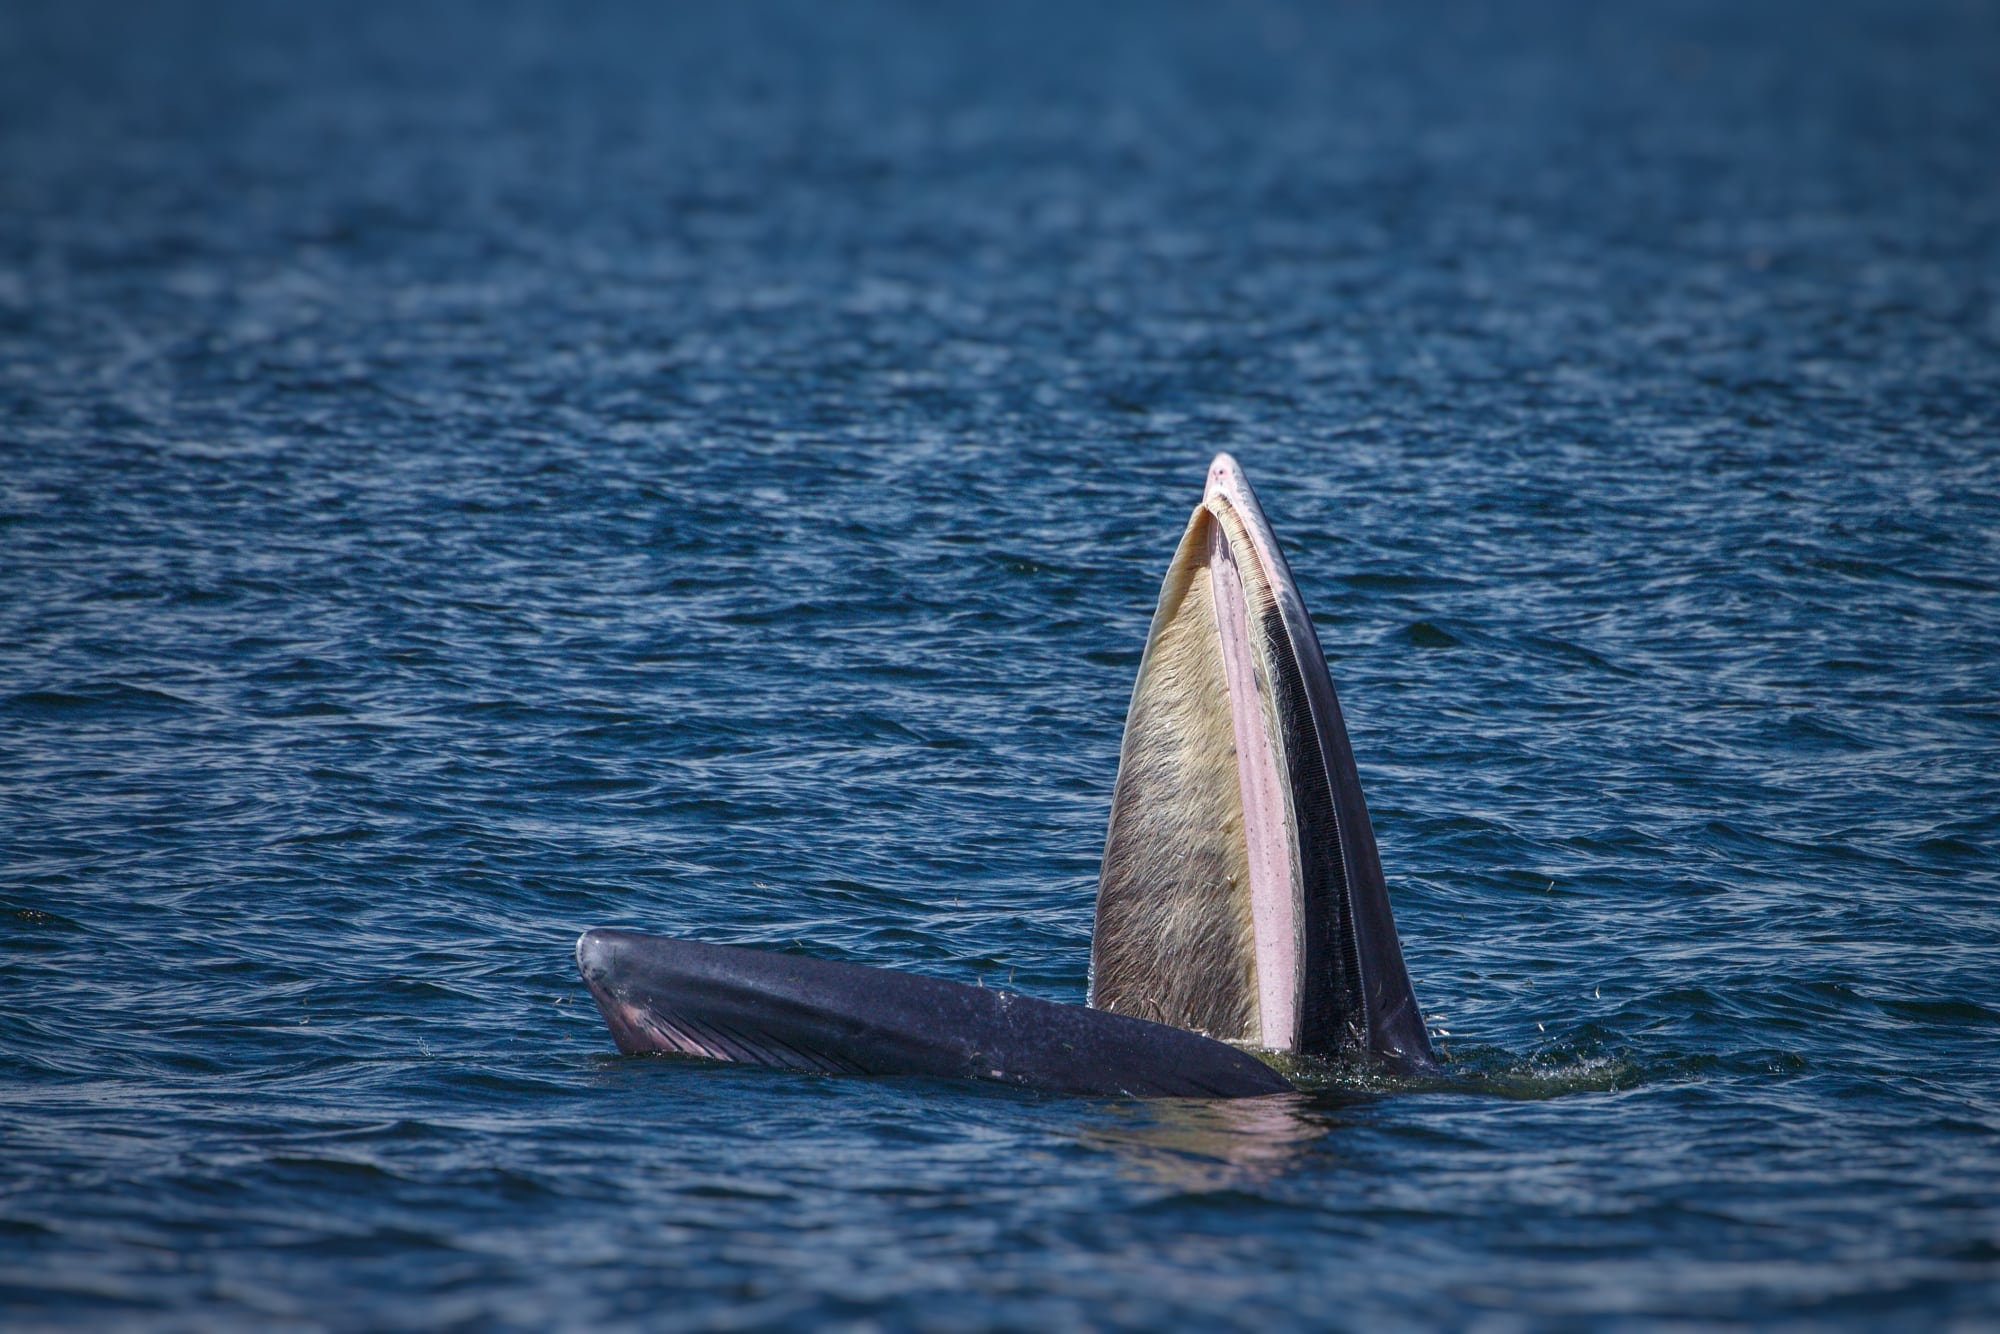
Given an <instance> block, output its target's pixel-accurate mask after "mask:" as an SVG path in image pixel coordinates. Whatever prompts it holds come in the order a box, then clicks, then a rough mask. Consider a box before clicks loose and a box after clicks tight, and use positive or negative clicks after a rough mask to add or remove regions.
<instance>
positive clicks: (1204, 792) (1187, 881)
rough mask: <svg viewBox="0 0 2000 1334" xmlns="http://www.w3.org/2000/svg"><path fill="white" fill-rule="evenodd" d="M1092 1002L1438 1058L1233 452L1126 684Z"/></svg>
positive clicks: (1306, 1047)
mask: <svg viewBox="0 0 2000 1334" xmlns="http://www.w3.org/2000/svg"><path fill="white" fill-rule="evenodd" d="M1091 1003H1092V1004H1094V1005H1098V1006H1100V1007H1102V1008H1106V1009H1111V1010H1116V1011H1119V1012H1121V1013H1126V1014H1133V1015H1138V1016H1141V1017H1144V1018H1149V1019H1156V1020H1160V1021H1163V1022H1166V1023H1171V1024H1176V1025H1179V1026H1181V1027H1185V1028H1193V1029H1196V1030H1198V1031H1202V1032H1206V1033H1209V1034H1210V1035H1211V1036H1215V1037H1221V1038H1225V1039H1229V1040H1232V1041H1239V1042H1247V1043H1254V1044H1257V1045H1261V1046H1265V1047H1269V1048H1276V1049H1279V1050H1287V1051H1301V1052H1309V1053H1315V1054H1328V1055H1331V1054H1339V1053H1343V1052H1347V1053H1357V1052H1367V1053H1370V1054H1372V1055H1374V1056H1376V1057H1379V1058H1381V1059H1383V1060H1385V1061H1387V1062H1388V1063H1389V1064H1391V1065H1393V1066H1395V1067H1397V1068H1400V1069H1406V1070H1423V1069H1428V1068H1431V1067H1433V1066H1434V1059H1433V1057H1432V1055H1431V1050H1430V1043H1429V1039H1428V1036H1427V1034H1426V1033H1425V1031H1424V1026H1423V1021H1422V1016H1421V1014H1420V1013H1419V1011H1418V1009H1417V1006H1416V1001H1415V998H1414V996H1413V994H1412V992H1411V990H1410V984H1409V978H1408V975H1407V973H1406V971H1405V969H1404V966H1403V959H1402V951H1401V947H1400V945H1399V943H1398V942H1397V939H1396V930H1395V922H1394V919H1393V917H1392V916H1391V914H1390V910H1389V902H1388V895H1387V892H1386V889H1385V888H1384V885H1383V881H1382V868H1381V860H1380V857H1379V855H1378V854H1377V852H1376V849H1375V839H1374V833H1373V830H1372V829H1371V828H1370V826H1369V821H1368V811H1367V805H1366V803H1365V802H1364V801H1363V799H1362V796H1361V783H1360V778H1359V776H1358V775H1357V773H1356V772H1355V768H1354V759H1353V755H1352V752H1351V750H1350V748H1349V745H1348V740H1347V729H1346V725H1345V723H1344V722H1343V720H1342V718H1341V715H1340V705H1339V701H1338V700H1337V699H1336V697H1335V695H1334V691H1333V681H1332V678H1331V676H1329V675H1328V673H1327V669H1326V659H1325V656H1324V654H1323V653H1322V652H1321V650H1320V647H1319V639H1318V636H1317V634H1316V633H1315V632H1314V630H1313V626H1312V621H1311V619H1310V617H1308V615H1307V614H1306V609H1305V603H1304V601H1303V599H1302V598H1301V597H1300V595H1299V591H1298V585H1297V583H1296V582H1295V581H1294V580H1293V578H1292V575H1291V571H1290V569H1289V567H1288V566H1287V565H1286V563H1285V559H1284V555H1283V553H1282V552H1281V551H1280V550H1279V548H1278V543H1277V539H1276V537H1275V536H1274V534H1273V533H1272V530H1271V526H1270V523H1269V521H1268V520H1267V519H1266V518H1265V516H1264V512H1263V508H1262V506H1261V505H1259V504H1258V502H1257V497H1256V494H1255V493H1254V492H1253V491H1252V490H1251V489H1250V484H1249V481H1248V480H1247V478H1245V476H1244V474H1243V470H1242V468H1241V467H1240V466H1239V465H1238V464H1237V462H1236V460H1235V459H1233V458H1231V457H1230V456H1229V455H1227V454H1218V455H1217V456H1216V457H1215V460H1214V461H1213V462H1212V463H1211V464H1210V465H1209V470H1208V479H1207V485H1206V487H1205V488H1204V491H1203V495H1202V503H1201V504H1200V506H1198V507H1197V508H1196V509H1195V511H1194V514H1193V515H1192V516H1191V517H1190V518H1189V520H1188V526H1187V529H1186V531H1185V532H1184V533H1183V535H1182V538H1181V542H1180V546H1179V548H1178V549H1177V550H1176V551H1175V553H1174V558H1173V561H1172V563H1171V564H1170V565H1169V566H1168V569H1167V576H1166V579H1165V581H1164V583H1163V584H1162V586H1161V590H1160V601H1159V606H1158V608H1157V609H1156V611H1155V613H1154V616H1153V624H1152V629H1151V632H1150V633H1149V635H1148V638H1147V643H1146V654H1145V658H1144V660H1143V661H1142V662H1141V664H1140V668H1139V679H1138V681H1137V683H1136V684H1135V686H1134V688H1133V693H1132V703H1131V708H1130V711H1129V712H1128V714H1127V717H1126V724H1125V740H1124V745H1123V747H1122V751H1121V754H1120V758H1119V772H1118V782H1117V786H1116V788H1115V790H1114V793H1113V797H1112V811H1111V821H1110V829H1109V831H1108V834H1107V837H1106V841H1105V851H1104V863H1103V868H1102V873H1101V876H1100V879H1099V885H1098V899H1097V919H1096V925H1095V929H1094V931H1093V933H1092V940H1091Z"/></svg>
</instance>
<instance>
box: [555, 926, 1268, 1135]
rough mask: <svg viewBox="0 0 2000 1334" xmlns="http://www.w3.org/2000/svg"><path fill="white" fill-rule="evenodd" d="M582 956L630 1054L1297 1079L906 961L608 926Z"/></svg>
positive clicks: (1087, 1082)
mask: <svg viewBox="0 0 2000 1334" xmlns="http://www.w3.org/2000/svg"><path fill="white" fill-rule="evenodd" d="M576 955H577V966H578V968H579V969H580V970H581V971H582V973H583V979H584V983H585V985H587V986H588V987H589V988H590V994H591V995H592V997H593V998H595V999H596V1001H597V1007H598V1010H599V1011H600V1012H601V1013H602V1014H603V1015H604V1020H605V1023H606V1025H607V1026H609V1028H610V1029H611V1035H612V1038H613V1040H614V1041H615V1042H616V1043H617V1044H618V1049H619V1050H620V1051H622V1052H626V1053H628V1054H639V1053H645V1052H660V1053H668V1054H673V1055H680V1056H696V1057H702V1058H706V1059H709V1060H717V1061H734V1062H739V1063H743V1064H750V1065H761V1066H769V1067H774V1068H778V1069H786V1070H799V1071H810V1072H818V1073H826V1074H869V1075H928V1076H932V1077H939V1078H949V1079H984V1080H991V1081H996V1082H999V1083H1004V1084H1012V1085H1015V1086H1017V1087H1022V1088H1031V1089H1038V1090H1042V1091H1045V1092H1050V1093H1069V1094H1083V1095H1098V1096H1129V1097H1191V1098H1241V1097H1256V1096H1261V1095H1264V1094H1270V1093H1283V1092H1287V1091H1289V1090H1290V1088H1291V1085H1290V1084H1289V1083H1287V1082H1286V1080H1285V1079H1284V1077H1283V1076H1282V1075H1280V1074H1278V1072H1277V1071H1275V1070H1273V1069H1271V1068H1270V1067H1269V1066H1267V1065H1265V1064H1264V1063H1263V1062H1261V1061H1259V1060H1257V1059H1256V1058H1255V1057H1253V1056H1250V1055H1248V1054H1247V1053H1245V1052H1242V1051H1238V1050H1237V1049H1236V1048H1234V1047H1231V1046H1228V1045H1226V1044H1224V1043H1221V1042H1216V1041H1213V1040H1211V1039H1209V1038H1206V1037H1203V1036H1201V1035H1200V1034H1197V1033H1190V1032H1186V1031H1183V1030H1181V1029H1176V1028H1170V1027H1168V1026H1166V1025H1163V1024H1156V1023H1149V1022H1147V1021H1145V1020H1142V1019H1134V1018H1130V1017H1128V1016H1125V1015H1118V1014H1111V1013H1108V1012H1105V1011H1100V1010H1091V1009H1087V1008H1085V1007H1083V1006H1078V1005H1057V1004H1054V1003H1052V1002H1049V1001H1042V1000H1036V999H1034V998H1032V997H1029V996H1021V995H1017V994H1015V993H1013V992H1008V991H1000V990H997V989H991V988H984V987H968V986H964V985H962V984H960V983H956V982H946V981H944V980H942V979H940V978H934V977H924V976H922V975H919V974H915V973H903V972H896V971H893V970H890V969H883V968H865V967H862V966H860V965H857V964H844V963H834V962H831V961H829V960H825V959H813V958H807V957H805V956H802V955H794V954H774V953H767V952H764V951H761V950H746V949H738V948H734V947H731V946H726V945H705V944H699V943H697V942H694V941H686V940H674V939H670V938H668V937H663V936H649V935H641V934H638V933H636V932H630V931H610V930H602V929H600V930H592V931H586V932H585V933H584V934H583V937H582V938H581V939H580V940H578V941H577V946H576Z"/></svg>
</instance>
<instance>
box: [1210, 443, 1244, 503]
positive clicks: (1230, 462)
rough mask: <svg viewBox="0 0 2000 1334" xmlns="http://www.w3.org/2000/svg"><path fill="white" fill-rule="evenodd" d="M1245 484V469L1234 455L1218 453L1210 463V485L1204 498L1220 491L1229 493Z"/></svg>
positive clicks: (1225, 493) (1224, 493)
mask: <svg viewBox="0 0 2000 1334" xmlns="http://www.w3.org/2000/svg"><path fill="white" fill-rule="evenodd" d="M1242 485H1243V469H1242V467H1241V466H1240V465H1238V463H1237V462H1236V458H1235V456H1234V455H1232V454H1229V453H1227V452H1224V453H1221V454H1217V455H1216V456H1215V457H1214V458H1213V459H1210V460H1209V463H1208V486H1207V488H1206V489H1205V490H1204V492H1203V495H1202V498H1203V499H1204V500H1206V499H1208V498H1210V497H1212V496H1215V495H1216V494H1218V493H1220V494H1222V495H1228V494H1229V493H1230V492H1232V491H1235V490H1236V489H1238V488H1239V487H1241V486H1242Z"/></svg>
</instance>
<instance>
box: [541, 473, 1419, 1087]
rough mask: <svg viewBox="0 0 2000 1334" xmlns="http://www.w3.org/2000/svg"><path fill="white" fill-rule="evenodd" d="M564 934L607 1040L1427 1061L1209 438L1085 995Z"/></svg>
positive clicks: (997, 1058)
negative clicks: (1057, 998)
mask: <svg viewBox="0 0 2000 1334" xmlns="http://www.w3.org/2000/svg"><path fill="white" fill-rule="evenodd" d="M576 960H577V966H578V968H579V969H580V970H581V972H582V973H583V979H584V982H585V984H586V985H588V987H589V988H590V994H591V996H592V998H593V999H595V1000H596V1002H597V1006H598V1009H599V1010H600V1011H601V1012H602V1013H603V1015H604V1020H605V1023H606V1024H607V1025H608V1026H609V1028H610V1029H611V1034H612V1037H613V1038H614V1039H615V1040H616V1041H617V1043H618V1048H619V1050H620V1051H623V1052H627V1053H638V1052H671V1053H677V1054H680V1055H684V1056H697V1057H704V1058H707V1059H710V1060H719V1061H736V1062H743V1063H747V1064H753V1065H762V1066H775V1067H779V1068H783V1069H790V1070H800V1071H811V1072H824V1073H848V1074H876V1075H929V1076H941V1077H948V1078H972V1079H983V1080H991V1081H996V1082H1000V1083H1006V1084H1015V1085H1019V1086H1022V1087H1026V1088H1035V1089H1042V1090H1045V1091H1049V1092H1057V1093H1076V1094H1093V1095H1109V1094H1116V1095H1121V1096H1134V1097H1200V1098H1237V1097H1261V1096H1264V1095H1267V1094H1272V1093H1281V1092H1285V1091H1288V1090H1289V1089H1290V1087H1291V1086H1290V1085H1289V1084H1288V1083H1287V1082H1286V1080H1285V1079H1284V1077H1283V1076H1282V1075H1280V1074H1279V1073H1278V1072H1277V1071H1276V1070H1275V1069H1273V1068H1272V1067H1271V1066H1270V1065H1267V1064H1266V1063H1264V1062H1263V1061H1262V1060H1260V1059H1258V1058H1257V1057H1256V1056H1254V1055H1252V1054H1250V1053H1249V1052H1246V1051H1244V1050H1243V1048H1244V1047H1261V1048H1266V1049H1269V1050H1274V1051H1282V1052H1297V1053H1302V1054H1306V1055H1317V1056H1360V1057H1366V1058H1368V1059H1371V1060H1376V1061H1381V1062H1384V1063H1386V1064H1387V1065H1389V1066H1390V1067H1391V1068H1392V1069H1394V1070H1396V1071H1398V1072H1400V1073H1406V1074H1421V1073H1425V1072H1429V1071H1434V1070H1435V1069H1436V1068H1437V1067H1436V1061H1435V1059H1434V1058H1433V1057H1432V1055H1431V1049H1430V1042H1429V1039H1428V1036H1427V1035H1426V1034H1425V1032H1424V1026H1423V1018H1422V1015H1421V1014H1420V1013H1419V1012H1418V1010H1417V1005H1416V1000H1415V998H1414V997H1413V996H1412V995H1411V992H1410V981H1409V978H1408V976H1407V975H1406V973H1405V972H1404V968H1403V956H1402V949H1401V947H1400V946H1399V945H1398V943H1397V940H1396V926H1395V921H1394V919H1393V918H1392V917H1391V916H1390V913H1389V899H1388V894H1387V891H1386V890H1385V889H1384V887H1383V883H1382V864H1381V859H1380V857H1379V856H1378V855H1377V853H1376V851H1375V836H1374V833H1373V831H1372V830H1371V829H1370V828H1369V824H1368V808H1367V806H1366V804H1365V803H1364V802H1363V801H1362V799H1361V782H1360V779H1359V777H1358V776H1357V775H1356V773H1355V769H1354V756H1353V754H1352V753H1351V752H1350V750H1349V748H1348V742H1347V727H1346V724H1345V723H1344V722H1343V721H1342V719H1341V716H1340V704H1339V701H1338V700H1336V699H1335V698H1334V693H1333V680H1332V678H1331V677H1330V676H1329V675H1328V674H1327V669H1326V658H1325V655H1323V654H1322V653H1321V652H1320V647H1319V638H1318V636H1317V635H1315V634H1314V632H1313V627H1312V622H1311V621H1310V620H1309V619H1308V618H1307V616H1306V609H1305V604H1304V602H1303V601H1301V600H1300V597H1299V590H1298V585H1297V584H1296V583H1294V582H1293V580H1292V575H1291V571H1290V570H1289V569H1288V568H1287V567H1286V565H1285V559H1284V556H1283V555H1282V554H1281V553H1280V552H1279V550H1278V543H1277V539H1276V538H1274V537H1273V536H1272V534H1271V527H1270V524H1269V523H1267V522H1266V521H1265V518H1264V512H1263V510H1262V509H1261V508H1260V507H1259V506H1258V504H1257V498H1256V496H1255V495H1254V494H1252V492H1251V490H1250V486H1249V483H1248V482H1246V481H1245V480H1244V478H1243V474H1242V472H1241V471H1240V470H1239V469H1238V468H1237V466H1236V462H1235V460H1234V459H1232V458H1230V457H1229V456H1228V455H1227V454H1221V455H1217V456H1216V459H1215V461H1214V463H1212V464H1211V465H1210V466H1209V473H1208V486H1207V489H1206V491H1205V492H1204V493H1203V495H1202V501H1201V504H1200V506H1198V507H1197V508H1196V509H1195V512H1194V515H1193V516H1192V517H1191V518H1190V519H1189V520H1188V526H1187V531H1186V532H1185V533H1184V534H1183V535H1182V537H1181V541H1180V545H1179V547H1178V548H1177V549H1176V551H1175V552H1174V558H1173V563H1172V564H1171V565H1170V566H1169V567H1168V569H1167V577H1166V581H1165V583H1164V584H1163V585H1162V586H1161V589H1160V602H1159V607H1158V609H1157V610H1156V611H1155V612H1154V614H1153V624H1152V630H1151V632H1150V633H1149V635H1148V637H1147V641H1146V654H1145V658H1144V660H1143V661H1142V662H1141V663H1140V665H1139V680H1138V683H1137V685H1135V686H1134V687H1133V691H1132V705H1131V709H1130V711H1129V713H1128V714H1127V716H1126V720H1125V740H1124V745H1123V749H1122V750H1121V752H1120V754H1119V761H1118V781H1117V784H1116V786H1115V787H1114V789H1113V792H1112V803H1111V827H1110V831H1109V833H1108V835H1107V837H1106V840H1105V847H1104V866H1103V873H1102V875H1101V877H1100V879H1099V881H1098V891H1097V921H1096V926H1095V929H1094V931H1093V932H1092V935H1091V955H1090V962H1091V990H1090V1004H1089V1006H1078V1005H1059V1004H1055V1003H1053V1002H1050V1001H1044V1000H1038V999H1035V998H1033V997H1029V996H1020V995H1016V994H1014V993H1011V992H1007V991H1002V990H999V989H989V988H985V987H970V986H966V985H964V984H962V983H957V982H947V981H945V980H943V979H941V978H933V977H926V976H923V975H922V974H917V973H905V972H900V971H897V970H894V969H883V968H868V967H862V966H860V965H857V964H849V963H838V962H835V961H833V960H828V959H814V958H809V957H806V956H803V955H793V954H776V953H770V952H767V951H762V950H749V949H739V948H736V947H733V946H726V945H708V944H703V943H700V942H697V941H690V940H674V939H670V938H667V937H663V936H650V935H641V934H637V933H634V932H629V931H614V930H605V929H595V930H591V931H586V932H585V933H584V934H583V937H582V938H581V939H580V940H579V941H578V942H577V948H576ZM1218 1039H1220V1040H1219V1041H1218Z"/></svg>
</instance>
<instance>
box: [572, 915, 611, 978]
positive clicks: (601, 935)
mask: <svg viewBox="0 0 2000 1334" xmlns="http://www.w3.org/2000/svg"><path fill="white" fill-rule="evenodd" d="M576 966H577V969H578V971H580V972H581V973H582V974H583V980H584V981H586V982H598V981H602V980H603V979H604V977H605V976H606V975H607V974H608V973H610V971H611V940H610V933H608V932H606V931H605V930H603V929H602V928H600V927H592V928H591V929H590V930H588V931H586V932H584V933H583V934H582V935H580V936H578V937H577V938H576Z"/></svg>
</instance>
